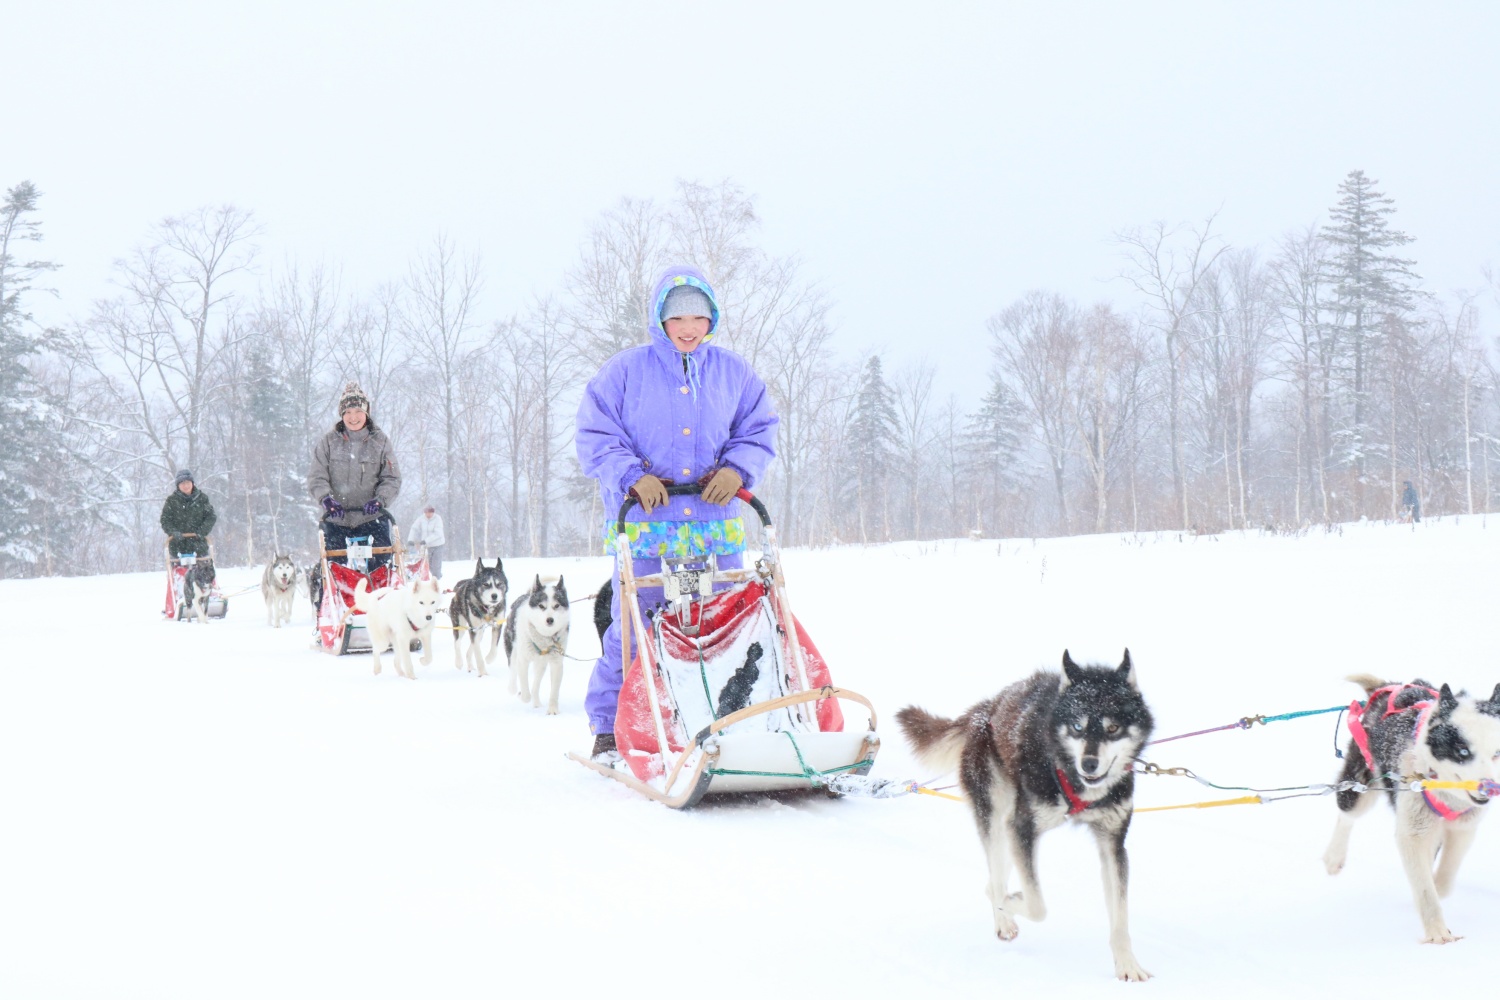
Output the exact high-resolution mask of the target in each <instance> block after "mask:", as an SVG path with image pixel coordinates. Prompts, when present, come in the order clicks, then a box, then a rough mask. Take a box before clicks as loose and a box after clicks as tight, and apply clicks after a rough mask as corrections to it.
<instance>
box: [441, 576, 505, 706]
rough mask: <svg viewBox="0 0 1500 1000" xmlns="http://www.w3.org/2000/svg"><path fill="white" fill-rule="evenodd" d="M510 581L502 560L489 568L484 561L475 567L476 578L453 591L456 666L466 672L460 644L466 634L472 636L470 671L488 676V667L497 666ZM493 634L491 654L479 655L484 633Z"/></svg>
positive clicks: (450, 614)
mask: <svg viewBox="0 0 1500 1000" xmlns="http://www.w3.org/2000/svg"><path fill="white" fill-rule="evenodd" d="M509 589H510V581H508V580H507V579H506V578H505V568H504V566H503V565H502V563H501V561H500V559H498V558H497V559H496V560H495V565H493V566H486V565H485V564H484V560H483V559H479V560H477V561H476V562H475V563H474V575H473V576H471V577H469V578H468V579H467V580H460V581H458V585H457V586H455V587H454V588H453V600H452V602H451V603H450V604H449V605H448V618H449V620H450V621H451V622H452V623H453V666H454V667H455V668H456V669H459V670H462V669H463V665H464V658H463V654H462V653H460V652H459V644H460V643H461V642H462V641H463V637H464V634H465V633H468V636H469V669H470V670H474V671H477V672H478V674H479V676H480V677H483V676H485V670H484V665H485V664H486V663H494V662H495V650H497V649H499V648H500V619H501V618H503V617H505V597H506V594H507V592H508V591H509ZM485 629H489V630H490V651H489V652H488V653H486V654H484V655H483V656H481V655H480V652H479V643H480V640H482V639H483V638H484V630H485Z"/></svg>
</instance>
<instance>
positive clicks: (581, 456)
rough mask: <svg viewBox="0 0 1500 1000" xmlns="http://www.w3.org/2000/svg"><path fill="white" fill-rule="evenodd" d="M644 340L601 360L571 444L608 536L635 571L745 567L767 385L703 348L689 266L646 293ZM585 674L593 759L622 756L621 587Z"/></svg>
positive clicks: (705, 336) (704, 309) (701, 300)
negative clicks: (687, 486) (674, 493)
mask: <svg viewBox="0 0 1500 1000" xmlns="http://www.w3.org/2000/svg"><path fill="white" fill-rule="evenodd" d="M650 304H651V311H650V313H649V317H650V342H649V343H646V344H642V345H640V346H637V347H632V348H629V349H628V350H624V351H621V352H620V353H619V354H616V355H615V356H614V357H612V358H610V359H609V360H608V361H606V362H605V363H604V367H602V368H600V369H599V373H598V374H597V375H595V376H594V377H593V379H592V380H591V381H590V382H589V384H588V386H587V388H585V389H584V393H583V400H582V402H581V403H579V405H578V426H577V431H576V434H575V436H574V442H575V444H576V446H577V448H578V461H579V463H580V464H581V465H582V466H583V471H584V474H585V475H588V476H591V477H593V478H595V479H597V480H599V493H600V495H601V496H602V497H603V498H604V511H605V516H606V517H607V518H608V523H607V524H606V525H605V532H604V535H605V541H606V544H607V545H608V546H610V547H611V548H613V547H615V546H618V545H620V544H625V545H628V546H629V548H630V555H631V557H632V559H634V567H635V572H636V574H637V575H646V574H648V573H655V572H657V571H659V570H660V568H661V557H662V556H695V555H705V556H706V555H709V554H712V555H715V556H717V557H718V565H719V568H720V569H735V568H739V567H740V566H742V565H743V564H744V560H743V553H744V551H745V522H744V519H743V518H740V517H734V516H732V515H733V514H734V510H733V508H732V507H731V506H730V505H731V504H732V503H733V502H734V495H735V493H736V492H737V491H738V490H739V489H740V487H742V486H754V485H755V483H756V482H757V481H758V480H759V479H760V477H761V475H762V474H763V473H764V472H765V470H766V466H768V465H769V464H770V462H771V459H772V458H773V457H774V456H775V443H776V422H777V417H776V414H775V413H774V412H773V411H772V409H771V399H770V396H769V395H768V393H767V392H766V384H765V383H764V382H763V381H761V379H760V377H759V376H758V375H756V374H755V372H754V371H753V370H752V369H751V368H750V365H749V363H748V362H747V361H745V359H744V358H742V357H740V356H739V355H738V354H735V353H734V352H732V351H730V350H728V349H726V348H723V347H719V346H717V345H715V344H711V343H710V341H711V340H713V337H714V334H715V333H716V332H717V331H718V329H719V324H720V316H719V305H718V301H717V300H716V299H715V298H714V292H713V289H712V288H711V287H709V284H708V281H707V279H705V278H704V276H703V275H702V274H701V273H700V272H699V271H697V270H695V269H693V268H690V267H676V268H671V269H669V270H667V271H666V272H665V273H664V274H663V275H662V276H661V278H660V279H659V280H658V281H657V283H656V288H655V290H654V291H653V292H652V294H651V299H650ZM672 483H702V484H703V494H702V496H679V497H670V498H669V497H668V495H667V486H668V485H669V484H672ZM627 495H630V496H634V497H635V498H636V499H637V500H638V501H639V504H638V505H637V506H635V507H633V508H631V511H630V514H629V515H628V516H627V518H626V521H627V524H626V532H625V539H624V540H623V542H622V541H621V540H620V539H618V538H616V537H615V533H616V524H615V517H614V514H613V513H612V512H618V511H619V509H620V505H621V504H622V503H624V501H625V497H626V496H627ZM638 596H639V598H640V604H641V607H642V608H651V607H655V606H657V605H659V604H661V603H662V590H661V588H660V587H656V588H652V589H642V590H640V591H639V592H638ZM610 610H611V612H612V615H613V621H612V624H611V625H610V626H609V629H608V630H607V631H606V632H605V633H604V639H603V644H604V652H603V655H601V656H600V657H599V660H598V662H597V663H596V664H595V665H594V673H593V676H592V677H591V678H590V679H589V686H588V693H587V695H586V696H585V698H584V710H585V711H586V712H587V713H588V717H589V728H590V730H591V731H592V732H593V733H594V751H593V753H594V756H595V758H597V759H600V760H606V761H613V760H614V759H617V758H618V752H617V751H616V749H615V736H614V731H615V712H616V710H617V708H618V707H619V699H620V685H621V682H622V679H623V664H622V663H621V662H620V661H621V656H622V651H621V648H620V584H619V580H618V579H616V581H615V587H614V597H613V600H612V602H611V608H610Z"/></svg>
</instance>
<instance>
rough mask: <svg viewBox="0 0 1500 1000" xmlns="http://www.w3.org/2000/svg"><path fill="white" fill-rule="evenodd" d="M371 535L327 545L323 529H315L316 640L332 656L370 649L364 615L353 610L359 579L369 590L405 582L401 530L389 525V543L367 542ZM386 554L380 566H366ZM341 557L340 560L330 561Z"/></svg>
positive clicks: (395, 585) (404, 559)
mask: <svg viewBox="0 0 1500 1000" xmlns="http://www.w3.org/2000/svg"><path fill="white" fill-rule="evenodd" d="M370 541H371V538H370V536H368V535H366V536H364V537H363V538H351V539H349V542H348V544H347V547H345V548H342V549H330V548H328V540H327V539H326V538H325V537H324V535H323V532H322V531H319V532H318V550H319V551H320V552H321V553H322V556H321V557H320V561H319V565H320V566H321V568H322V573H323V603H322V606H321V607H319V609H318V642H319V643H320V644H321V645H322V647H323V648H324V649H325V650H327V651H328V652H330V653H332V654H333V655H335V656H343V655H344V654H345V653H368V652H370V646H371V643H370V634H369V631H368V630H367V629H366V628H365V616H364V614H363V613H361V612H359V611H356V610H355V609H354V587H355V585H356V584H358V583H359V581H360V580H364V581H366V586H367V587H368V588H369V589H370V590H372V591H373V590H379V589H380V588H381V587H400V586H402V585H404V584H405V583H406V581H407V574H406V573H405V571H404V570H403V568H402V567H404V566H405V565H406V553H405V552H404V551H403V550H402V548H401V529H400V528H397V527H395V526H394V525H393V526H392V527H391V544H390V545H377V546H372V545H370V544H369V543H370ZM383 555H389V556H390V557H391V561H390V562H389V563H388V564H387V565H384V566H376V567H375V568H374V569H370V566H369V564H370V561H371V560H373V559H374V558H375V557H376V556H383ZM340 556H342V557H343V558H344V562H342V563H339V562H333V561H331V560H333V559H337V558H338V557H340Z"/></svg>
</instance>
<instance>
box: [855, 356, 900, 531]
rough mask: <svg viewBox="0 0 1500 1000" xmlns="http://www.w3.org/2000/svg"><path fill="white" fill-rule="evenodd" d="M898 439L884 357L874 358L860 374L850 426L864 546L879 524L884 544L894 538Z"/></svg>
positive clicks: (894, 411)
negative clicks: (891, 484) (891, 501)
mask: <svg viewBox="0 0 1500 1000" xmlns="http://www.w3.org/2000/svg"><path fill="white" fill-rule="evenodd" d="M895 439H896V403H895V397H894V395H893V394H892V392H891V387H890V384H889V383H888V382H886V380H885V375H884V374H883V372H882V371H881V364H880V355H878V354H872V355H871V356H870V358H869V360H867V361H866V362H865V367H864V371H863V372H861V373H860V377H859V392H858V395H857V396H856V398H855V404H854V412H853V413H852V414H851V416H850V424H849V440H850V442H851V444H852V446H853V449H854V456H853V457H854V468H855V471H856V477H855V486H854V489H855V496H854V501H855V514H856V516H857V518H858V528H859V538H860V541H862V542H868V541H869V540H870V532H871V530H872V529H874V528H875V527H876V526H877V524H878V526H879V531H880V540H881V541H884V540H886V538H887V537H888V536H889V534H890V524H889V517H888V513H889V507H888V503H887V500H888V491H887V485H888V480H889V478H890V475H891V472H892V469H891V465H892V457H893V455H894V453H895V448H894V444H893V442H894V441H895Z"/></svg>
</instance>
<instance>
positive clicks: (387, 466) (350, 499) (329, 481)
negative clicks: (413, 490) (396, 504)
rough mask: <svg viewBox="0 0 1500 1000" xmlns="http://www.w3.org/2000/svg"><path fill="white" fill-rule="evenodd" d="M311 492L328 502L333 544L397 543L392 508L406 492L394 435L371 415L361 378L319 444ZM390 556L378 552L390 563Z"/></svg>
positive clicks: (347, 389) (343, 396)
mask: <svg viewBox="0 0 1500 1000" xmlns="http://www.w3.org/2000/svg"><path fill="white" fill-rule="evenodd" d="M307 492H308V493H309V494H310V495H311V496H312V498H313V499H314V500H316V501H317V502H318V503H320V504H322V506H323V524H322V527H323V537H324V540H325V541H326V543H327V545H328V548H330V549H342V548H344V547H345V546H346V545H347V544H348V542H349V540H350V539H364V538H369V539H370V542H369V544H371V545H376V546H388V545H390V544H391V515H390V513H389V510H388V508H389V507H390V504H391V501H393V500H395V499H396V497H397V495H398V494H400V492H401V470H400V468H399V467H398V466H397V465H396V454H395V450H394V449H393V448H392V447H391V439H390V438H388V437H386V436H385V432H384V431H382V430H381V429H380V428H379V427H376V426H375V422H374V421H373V420H371V419H370V397H369V396H367V395H365V391H364V390H363V389H361V388H360V387H359V383H358V382H346V383H345V384H344V391H343V392H342V393H340V394H339V422H338V423H337V424H335V425H334V427H333V430H331V431H329V432H328V433H327V434H324V435H323V439H322V440H321V441H319V442H318V443H317V444H316V445H314V446H313V454H312V469H311V470H309V471H308V473H307ZM390 558H391V557H390V556H388V555H383V556H376V557H375V559H374V561H373V563H372V566H373V565H385V564H388V563H389V562H390Z"/></svg>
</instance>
